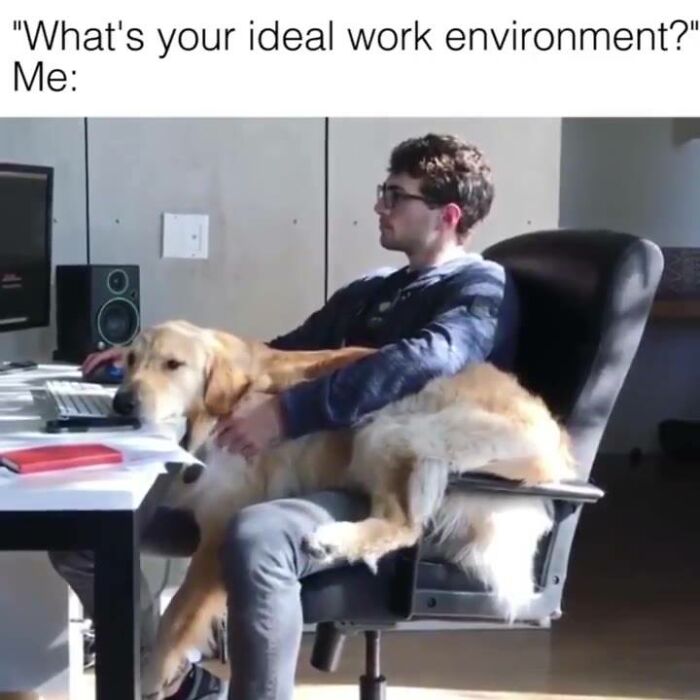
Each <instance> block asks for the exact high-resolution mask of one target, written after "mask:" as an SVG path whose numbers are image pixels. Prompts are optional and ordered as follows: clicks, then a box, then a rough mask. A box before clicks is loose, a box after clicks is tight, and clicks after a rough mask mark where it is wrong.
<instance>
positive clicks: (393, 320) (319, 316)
mask: <svg viewBox="0 0 700 700" xmlns="http://www.w3.org/2000/svg"><path fill="white" fill-rule="evenodd" d="M517 307H518V305H517V298H516V296H515V292H514V289H513V285H512V282H511V281H510V279H509V277H508V276H507V274H506V272H505V270H504V268H503V267H502V266H500V265H499V264H497V263H495V262H491V261H487V260H485V259H484V258H483V257H482V256H481V255H479V254H476V253H470V254H468V255H467V256H466V257H463V258H459V259H457V260H452V261H449V262H447V263H444V264H442V265H437V266H435V267H428V268H423V269H420V270H411V269H410V268H409V267H403V268H401V269H398V270H392V269H386V268H385V269H382V270H379V271H377V272H375V273H373V274H371V275H367V276H365V277H362V278H361V279H359V280H356V281H355V282H352V283H350V284H349V285H347V286H346V287H343V288H342V289H340V290H339V291H337V292H336V293H335V294H334V295H333V296H332V297H331V298H330V299H329V300H328V302H327V303H326V305H325V306H323V307H322V308H321V309H319V310H318V311H316V312H315V313H314V314H312V315H311V316H310V317H309V318H308V319H307V320H306V321H305V322H304V323H303V324H302V325H301V326H300V327H299V328H296V329H295V330H293V331H291V332H290V333H287V334H286V335H282V336H279V337H277V338H275V339H274V340H272V341H270V342H269V343H268V344H269V345H270V347H273V348H276V349H280V350H321V349H328V348H340V347H343V346H346V345H347V346H350V345H359V346H364V347H373V348H379V350H378V351H377V352H376V353H374V354H372V355H369V356H367V357H364V358H362V359H360V360H358V361H356V362H354V363H352V364H350V365H348V366H346V367H343V368H342V369H338V370H335V371H334V372H332V373H330V374H328V375H326V376H323V377H320V378H319V379H315V380H312V381H309V382H303V383H301V384H298V385H296V386H294V387H292V388H290V389H287V390H286V391H284V392H282V393H281V394H280V399H281V403H282V409H283V414H284V421H285V428H286V436H287V437H290V438H296V437H300V436H302V435H306V434H308V433H312V432H316V431H319V430H329V429H335V428H344V427H350V426H353V425H356V424H357V423H358V422H359V421H360V419H361V418H362V417H363V416H365V415H366V414H368V413H370V412H372V411H376V410H378V409H380V408H382V407H383V406H385V405H387V404H388V403H391V402H393V401H396V400H398V399H400V398H401V397H403V396H406V395H408V394H412V393H415V392H417V391H419V390H420V389H421V388H422V387H423V386H424V385H425V384H426V383H427V382H428V381H430V380H431V379H433V378H435V377H438V376H441V375H449V374H454V373H456V372H458V371H459V370H461V369H462V368H464V367H465V366H466V365H468V364H469V363H471V362H481V361H485V360H488V361H490V362H493V363H494V364H495V365H496V366H498V367H500V368H502V369H505V370H510V369H511V368H512V363H513V359H514V354H515V350H516V347H515V345H516V336H517V326H518V308H517Z"/></svg>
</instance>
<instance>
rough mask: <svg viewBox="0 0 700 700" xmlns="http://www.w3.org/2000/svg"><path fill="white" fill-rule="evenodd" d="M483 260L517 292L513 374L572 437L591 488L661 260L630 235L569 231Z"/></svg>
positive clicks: (505, 247) (518, 240)
mask: <svg viewBox="0 0 700 700" xmlns="http://www.w3.org/2000/svg"><path fill="white" fill-rule="evenodd" d="M484 257H486V258H489V259H492V260H495V261H497V262H499V263H501V264H502V265H503V266H504V267H505V268H506V269H507V270H508V271H509V272H510V274H511V275H512V278H513V281H514V283H515V287H516V289H517V292H518V297H519V301H520V320H521V327H520V333H519V338H518V350H517V356H516V363H515V373H516V374H517V376H518V377H519V379H520V381H521V382H522V383H523V384H524V385H525V386H526V387H527V388H528V389H530V390H531V391H533V392H534V393H536V394H539V395H540V396H542V398H543V399H544V400H545V401H546V402H547V404H548V406H549V407H550V410H552V411H553V412H554V414H555V415H556V416H557V417H558V418H559V419H560V420H561V421H562V422H563V423H564V425H565V426H566V427H567V429H568V430H569V433H570V434H571V437H572V442H573V450H574V454H575V457H576V460H577V463H578V468H579V475H580V477H581V478H587V477H588V475H589V473H590V470H591V467H592V464H593V460H594V458H595V455H596V452H597V450H598V446H599V444H600V440H601V438H602V436H603V432H604V430H605V426H606V424H607V421H608V418H609V416H610V413H611V412H612V409H613V406H614V405H615V401H616V400H617V396H618V394H619V391H620V388H621V387H622V384H623V382H624V380H625V377H626V376H627V372H628V371H629V368H630V365H631V363H632V360H633V358H634V355H635V353H636V351H637V347H638V345H639V341H640V339H641V336H642V333H643V331H644V328H645V325H646V322H647V318H648V316H649V312H650V309H651V304H652V301H653V298H654V294H655V292H656V288H657V286H658V283H659V279H660V277H661V272H662V270H663V256H662V254H661V251H660V250H659V248H658V246H656V245H655V244H654V243H651V242H650V241H647V240H644V239H640V238H637V237H635V236H631V235H629V234H625V233H615V232H611V231H576V230H566V229H564V230H556V231H540V232H535V233H529V234H524V235H521V236H516V237H514V238H510V239H508V240H505V241H502V242H501V243H497V244H496V245H493V246H491V247H490V248H488V249H487V250H486V251H485V252H484Z"/></svg>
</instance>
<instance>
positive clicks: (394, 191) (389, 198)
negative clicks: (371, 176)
mask: <svg viewBox="0 0 700 700" xmlns="http://www.w3.org/2000/svg"><path fill="white" fill-rule="evenodd" d="M405 199H417V200H418V201H420V202H425V203H426V204H427V205H428V206H435V205H436V203H435V202H432V201H430V200H429V199H426V198H425V197H422V196H421V195H419V194H410V193H409V192H404V191H403V190H400V189H398V188H397V187H396V186H395V185H394V186H392V185H387V184H386V182H383V183H382V184H381V185H377V201H380V202H381V203H382V206H383V207H384V208H385V209H393V208H394V207H395V206H396V205H397V204H399V202H402V201H403V200H405Z"/></svg>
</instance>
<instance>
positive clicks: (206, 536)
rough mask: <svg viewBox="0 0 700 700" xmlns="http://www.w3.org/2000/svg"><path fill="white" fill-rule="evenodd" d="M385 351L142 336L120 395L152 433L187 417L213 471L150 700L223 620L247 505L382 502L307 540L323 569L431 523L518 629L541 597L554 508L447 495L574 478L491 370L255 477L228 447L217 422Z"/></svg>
mask: <svg viewBox="0 0 700 700" xmlns="http://www.w3.org/2000/svg"><path fill="white" fill-rule="evenodd" d="M372 352H374V351H373V350H369V349H366V348H343V349H340V350H328V351H308V352H283V351H277V350H273V349H271V348H269V347H268V346H266V345H264V344H263V343H260V342H256V341H246V340H242V339H240V338H238V337H235V336H232V335H230V334H227V333H223V332H220V331H214V330H208V329H203V328H199V327H197V326H194V325H192V324H190V323H187V322H184V321H173V322H168V323H164V324H161V325H159V326H156V327H153V328H151V329H147V330H145V331H144V332H142V333H141V335H140V336H139V337H138V338H137V339H136V341H135V342H134V343H133V345H132V346H131V347H130V348H128V349H127V353H126V376H125V380H124V384H123V386H122V387H121V388H120V391H121V392H128V393H129V394H130V395H131V396H132V397H133V399H134V400H135V406H136V410H137V411H138V413H139V415H140V417H141V418H142V419H143V420H144V421H147V422H151V423H155V424H163V423H167V422H168V421H170V420H172V419H176V418H182V417H185V418H186V419H187V424H188V433H189V449H190V450H191V451H196V450H198V449H200V452H201V453H202V454H204V455H205V456H204V458H203V459H204V461H205V463H206V468H205V469H204V470H203V471H202V474H201V476H200V478H199V479H198V480H197V481H196V482H195V483H192V484H184V483H179V484H178V486H177V489H176V492H175V493H174V495H173V501H172V502H173V503H175V504H177V505H179V506H180V507H186V508H190V509H191V510H192V512H193V513H194V516H195V519H196V520H197V523H198V525H199V527H200V531H201V539H200V544H199V547H198V549H197V551H196V552H195V554H194V556H193V557H192V560H191V563H190V566H189V568H188V571H187V575H186V577H185V580H184V582H183V584H182V585H181V586H180V588H179V590H178V591H177V593H176V595H175V596H174V598H173V600H172V601H171V604H170V605H169V606H168V608H167V610H166V612H165V614H164V616H163V619H162V621H161V625H160V628H159V632H158V638H157V642H156V647H155V650H154V652H153V654H152V656H151V658H150V659H149V661H148V663H147V668H146V671H145V673H144V680H143V694H144V696H145V697H148V698H160V697H162V696H163V692H164V688H165V687H166V686H167V684H168V682H169V681H170V680H171V679H172V678H173V676H174V675H175V674H176V672H177V669H178V667H179V666H180V664H181V662H182V660H183V658H184V656H185V654H186V652H187V651H188V650H189V649H191V648H192V647H194V646H197V645H199V644H201V643H202V642H203V641H204V640H205V638H206V636H207V633H208V631H209V629H210V627H211V622H212V619H213V618H214V617H215V616H219V615H222V614H223V613H224V611H225V592H224V588H223V582H222V578H221V574H220V571H219V548H220V546H221V542H222V536H223V531H224V527H225V525H226V523H227V521H228V520H229V519H230V518H231V517H232V515H233V514H234V513H235V512H236V511H237V510H238V509H240V508H243V507H245V506H247V505H250V504H253V503H257V502H261V501H264V500H269V499H273V498H280V497H287V496H296V495H300V494H303V493H308V492H311V491H315V490H319V489H328V488H346V489H347V488H350V489H357V490H360V491H362V492H364V493H366V494H368V495H369V496H370V499H371V513H370V516H369V517H368V518H367V519H366V520H363V521H360V522H355V523H351V522H336V523H331V524H328V525H324V526H322V527H320V528H319V529H318V530H317V531H316V532H315V533H313V535H311V536H310V537H309V538H308V539H307V541H306V542H305V546H306V549H307V551H308V552H309V553H310V555H311V556H315V557H318V558H320V559H323V560H335V559H338V560H346V561H349V562H355V561H364V562H366V563H367V564H368V565H369V566H370V567H371V568H373V569H374V568H375V567H376V563H377V561H378V560H379V559H380V558H381V557H382V556H384V555H385V554H387V553H389V552H391V551H394V550H396V549H399V548H402V547H407V546H410V545H412V544H414V543H415V542H416V541H417V540H418V538H419V537H420V535H421V533H422V531H423V529H424V528H425V527H426V526H427V525H430V527H431V530H432V531H433V532H434V533H435V536H436V538H438V540H442V541H443V542H444V543H445V546H446V551H447V550H448V549H450V547H449V546H448V545H450V543H452V544H454V543H458V546H456V547H454V546H452V549H451V551H450V556H451V559H453V560H454V561H455V562H456V563H457V564H459V565H461V566H463V567H464V568H465V569H470V570H471V571H472V572H473V573H475V574H476V575H477V576H478V577H480V578H481V579H482V580H483V581H484V583H485V584H486V585H488V586H489V587H490V588H491V589H492V590H493V591H494V592H495V594H496V595H497V597H498V599H499V601H500V602H501V604H502V607H503V615H504V617H505V618H507V619H511V620H512V619H514V618H515V616H516V615H517V614H518V611H519V610H521V609H522V608H523V607H524V606H526V605H527V603H528V602H529V601H530V599H531V598H532V595H533V591H534V588H533V580H532V568H533V561H534V557H535V554H536V549H537V545H538V542H539V540H540V538H541V537H542V536H543V535H544V534H545V533H546V532H547V531H548V530H549V529H550V528H551V525H552V521H551V515H550V513H549V509H548V507H547V503H546V501H545V500H543V499H538V498H532V497H519V498H518V497H512V496H496V495H484V494H480V495H476V494H474V495H464V494H461V495H460V494H450V495H446V485H447V480H448V476H449V474H451V473H457V472H458V473H463V472H470V471H471V472H474V471H481V472H488V473H490V474H494V475H497V476H501V477H505V478H508V479H514V480H521V481H524V482H529V483H537V482H543V481H556V480H560V479H562V478H565V477H567V476H570V475H571V474H572V464H573V462H572V458H571V454H570V451H569V447H568V439H567V436H566V434H565V432H564V430H563V429H562V428H561V427H560V426H559V425H558V423H557V422H556V421H555V420H554V418H553V417H552V416H551V415H550V413H549V411H548V410H547V408H546V406H545V404H544V403H543V402H542V401H541V400H540V399H539V398H537V397H535V396H533V395H531V394H530V393H528V392H527V391H526V390H525V389H524V388H523V387H522V386H520V384H519V383H518V382H517V381H516V379H515V378H514V377H512V376H510V375H508V374H505V373H503V372H501V371H499V370H497V369H496V368H495V367H493V366H492V365H490V364H486V363H483V364H474V365H472V366H469V367H468V368H466V369H464V370H463V371H461V372H459V373H458V374H456V375H454V376H450V377H442V378H438V379H435V380H433V381H431V382H429V383H428V384H427V385H426V386H425V387H424V388H423V389H422V390H421V391H420V392H418V393H416V394H414V395H411V396H407V397H405V398H403V399H401V400H399V401H397V402H395V403H392V404H390V405H389V406H387V407H385V408H383V409H381V410H379V411H376V412H375V413H374V414H372V415H370V416H368V417H367V419H366V420H363V421H362V424H361V425H360V426H358V427H356V428H354V429H347V430H334V431H324V432H320V433H316V434H313V435H309V436H305V437H303V438H299V439H296V440H286V441H283V442H282V443H281V444H279V445H277V446H274V447H272V448H270V449H268V450H267V451H266V452H265V453H264V454H262V455H260V456H259V457H258V458H256V459H255V460H254V462H253V463H252V464H248V463H247V462H246V461H245V460H244V459H243V458H242V457H240V456H238V455H232V454H230V453H229V452H226V451H223V450H220V449H218V448H217V447H216V446H215V444H214V442H213V440H211V439H210V434H211V432H212V429H213V428H214V426H215V423H216V421H217V419H218V418H219V417H221V416H225V415H227V414H229V413H230V412H231V411H232V409H233V408H234V407H235V406H236V404H237V403H238V402H240V401H247V400H255V395H256V392H266V393H270V392H279V391H281V390H282V389H284V388H286V387H289V386H291V385H293V384H295V383H297V382H302V381H307V380H310V379H313V378H315V377H319V376H321V375H323V374H324V373H327V372H330V371H332V370H334V369H337V368H339V367H342V366H343V365H345V364H347V363H349V362H355V361H362V358H364V357H365V356H366V355H368V354H370V353H372Z"/></svg>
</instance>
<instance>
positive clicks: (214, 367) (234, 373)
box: [204, 352, 250, 416]
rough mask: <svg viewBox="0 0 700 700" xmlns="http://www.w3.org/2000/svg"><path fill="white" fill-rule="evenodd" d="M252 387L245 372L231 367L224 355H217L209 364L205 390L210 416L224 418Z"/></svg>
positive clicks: (205, 404)
mask: <svg viewBox="0 0 700 700" xmlns="http://www.w3.org/2000/svg"><path fill="white" fill-rule="evenodd" d="M249 386H250V378H249V377H248V376H246V374H245V372H243V371H242V370H240V369H237V368H235V367H232V366H231V363H230V362H229V361H228V360H227V359H226V358H225V357H224V356H223V354H222V353H218V352H217V353H215V354H214V355H213V357H212V359H211V361H210V363H209V367H208V371H207V378H206V384H205V388H204V408H205V410H206V411H207V413H208V414H209V415H212V416H223V415H227V414H228V413H230V412H231V411H232V410H233V406H234V405H235V403H236V402H237V401H238V400H239V399H240V398H241V396H242V395H243V394H244V393H245V391H246V390H247V389H248V387H249Z"/></svg>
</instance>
